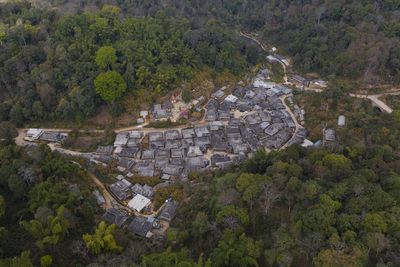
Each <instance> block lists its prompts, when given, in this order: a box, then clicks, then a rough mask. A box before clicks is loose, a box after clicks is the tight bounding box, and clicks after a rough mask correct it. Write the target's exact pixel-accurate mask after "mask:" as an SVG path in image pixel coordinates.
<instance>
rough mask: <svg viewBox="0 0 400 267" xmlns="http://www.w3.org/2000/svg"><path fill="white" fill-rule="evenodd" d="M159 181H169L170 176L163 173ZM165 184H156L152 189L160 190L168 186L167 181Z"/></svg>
mask: <svg viewBox="0 0 400 267" xmlns="http://www.w3.org/2000/svg"><path fill="white" fill-rule="evenodd" d="M161 179H163V180H169V179H171V175H169V174H166V173H164V174H163V175H162V176H161ZM167 182H168V183H167ZM167 182H164V183H161V184H157V185H156V186H154V189H156V190H157V189H158V188H161V187H165V186H168V185H170V183H169V181H167Z"/></svg>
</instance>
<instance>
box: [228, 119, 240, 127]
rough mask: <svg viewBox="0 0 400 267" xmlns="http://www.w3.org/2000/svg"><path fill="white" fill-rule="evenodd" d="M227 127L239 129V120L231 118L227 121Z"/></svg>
mask: <svg viewBox="0 0 400 267" xmlns="http://www.w3.org/2000/svg"><path fill="white" fill-rule="evenodd" d="M228 125H229V126H233V127H239V125H240V119H238V118H231V119H230V120H229V123H228Z"/></svg>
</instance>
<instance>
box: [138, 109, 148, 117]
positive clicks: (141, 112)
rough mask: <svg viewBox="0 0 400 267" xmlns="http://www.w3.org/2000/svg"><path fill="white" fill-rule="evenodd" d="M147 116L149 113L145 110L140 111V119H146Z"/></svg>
mask: <svg viewBox="0 0 400 267" xmlns="http://www.w3.org/2000/svg"><path fill="white" fill-rule="evenodd" d="M147 116H149V112H148V111H147V110H142V111H140V117H142V118H146V117H147Z"/></svg>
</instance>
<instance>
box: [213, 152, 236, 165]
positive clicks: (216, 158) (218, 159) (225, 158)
mask: <svg viewBox="0 0 400 267" xmlns="http://www.w3.org/2000/svg"><path fill="white" fill-rule="evenodd" d="M230 161H231V158H230V157H229V156H228V155H220V154H214V155H212V156H211V166H214V167H216V166H217V163H219V162H230Z"/></svg>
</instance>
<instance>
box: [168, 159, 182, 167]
mask: <svg viewBox="0 0 400 267" xmlns="http://www.w3.org/2000/svg"><path fill="white" fill-rule="evenodd" d="M171 164H173V165H177V166H179V167H181V168H184V167H185V159H183V158H172V159H171Z"/></svg>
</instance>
